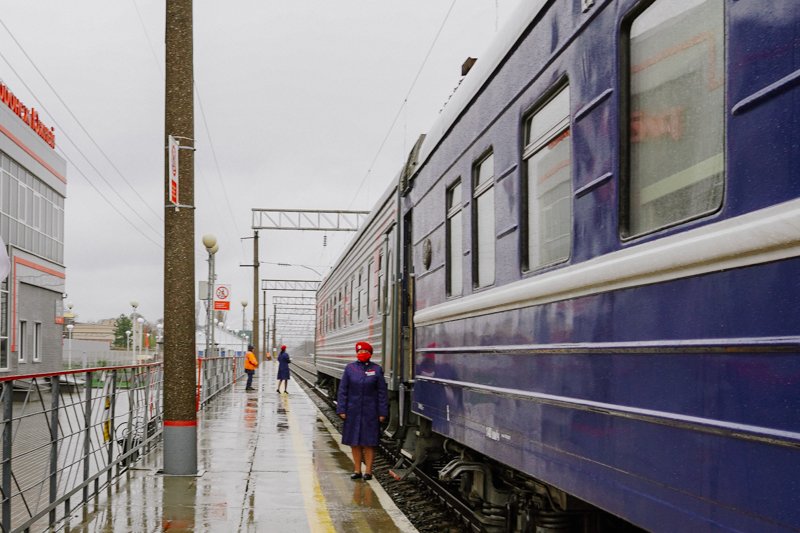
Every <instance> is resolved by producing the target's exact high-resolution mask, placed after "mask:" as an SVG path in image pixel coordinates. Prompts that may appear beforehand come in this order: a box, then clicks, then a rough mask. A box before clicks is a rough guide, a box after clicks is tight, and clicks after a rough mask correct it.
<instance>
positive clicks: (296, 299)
mask: <svg viewBox="0 0 800 533" xmlns="http://www.w3.org/2000/svg"><path fill="white" fill-rule="evenodd" d="M272 304H273V305H289V306H302V305H307V306H312V307H316V305H317V299H316V298H313V297H311V296H273V297H272Z"/></svg>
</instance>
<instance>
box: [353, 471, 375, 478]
mask: <svg viewBox="0 0 800 533" xmlns="http://www.w3.org/2000/svg"><path fill="white" fill-rule="evenodd" d="M370 477H372V476H370ZM350 479H361V472H355V473H354V474H352V475H351V476H350Z"/></svg>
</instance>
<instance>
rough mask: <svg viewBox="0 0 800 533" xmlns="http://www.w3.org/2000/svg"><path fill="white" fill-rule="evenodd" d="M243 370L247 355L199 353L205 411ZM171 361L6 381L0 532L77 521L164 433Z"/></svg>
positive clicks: (0, 395) (0, 398)
mask: <svg viewBox="0 0 800 533" xmlns="http://www.w3.org/2000/svg"><path fill="white" fill-rule="evenodd" d="M242 375H244V364H243V358H241V357H216V358H209V359H198V360H197V408H198V409H200V408H201V407H202V406H204V405H206V404H207V403H208V402H209V400H211V399H212V398H213V397H214V396H215V395H217V394H218V393H219V392H221V391H222V390H224V389H225V388H227V387H228V386H230V385H232V384H233V383H235V381H236V379H237V378H240V377H241V376H242ZM163 383H164V376H163V366H162V364H161V363H151V364H144V365H131V366H116V367H103V368H89V369H82V370H72V371H65V372H53V373H44V374H33V375H25V376H7V377H2V378H0V387H2V392H0V409H2V419H0V433H1V434H2V453H1V455H2V463H1V464H0V467H1V469H0V510H1V511H2V516H1V517H0V530H1V531H3V532H4V533H8V532H11V531H43V530H45V529H48V528H52V527H53V526H55V525H57V524H59V523H60V522H63V521H68V520H69V517H70V515H71V514H72V513H73V512H74V510H75V509H76V508H78V507H80V506H82V505H85V504H86V503H88V502H89V501H91V499H92V498H95V497H97V496H98V494H99V493H100V491H101V490H102V489H104V488H106V487H107V486H109V485H110V484H111V483H112V481H113V480H114V479H115V478H117V477H119V476H120V475H122V474H124V473H125V472H126V471H127V469H128V468H130V467H131V465H132V464H133V463H134V462H136V461H137V460H138V459H139V458H140V457H141V456H142V455H143V454H146V453H148V452H149V451H150V450H151V449H152V448H153V447H154V445H155V444H157V442H158V441H159V440H160V439H161V435H162V431H163V413H164V409H163V403H162V402H163Z"/></svg>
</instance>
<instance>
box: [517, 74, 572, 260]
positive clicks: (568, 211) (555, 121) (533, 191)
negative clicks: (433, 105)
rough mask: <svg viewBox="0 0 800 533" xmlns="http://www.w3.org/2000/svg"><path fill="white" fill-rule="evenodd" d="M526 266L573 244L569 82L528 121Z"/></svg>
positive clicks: (563, 255) (565, 253)
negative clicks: (567, 85)
mask: <svg viewBox="0 0 800 533" xmlns="http://www.w3.org/2000/svg"><path fill="white" fill-rule="evenodd" d="M523 159H524V162H525V164H524V169H525V181H524V183H523V196H524V197H525V204H524V206H523V209H524V211H525V216H524V217H523V235H524V239H523V254H522V260H523V269H524V270H533V269H536V268H539V267H542V266H545V265H550V264H553V263H557V262H559V261H563V260H565V259H567V258H569V253H570V246H571V244H572V148H571V138H570V127H569V87H564V88H562V89H561V90H559V91H558V93H556V94H555V95H553V96H552V97H551V98H549V99H548V100H547V102H546V103H545V104H544V105H542V106H541V107H539V108H538V109H537V110H536V111H535V112H534V113H533V114H532V115H531V116H530V117H529V118H528V119H527V120H526V121H525V150H524V153H523Z"/></svg>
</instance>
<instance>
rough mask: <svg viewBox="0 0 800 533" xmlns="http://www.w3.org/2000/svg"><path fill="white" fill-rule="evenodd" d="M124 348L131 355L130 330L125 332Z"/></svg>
mask: <svg viewBox="0 0 800 533" xmlns="http://www.w3.org/2000/svg"><path fill="white" fill-rule="evenodd" d="M125 348H126V349H127V350H128V354H130V353H131V330H127V331H126V332H125Z"/></svg>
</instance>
